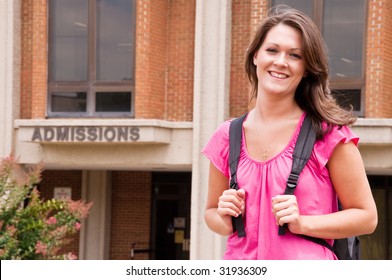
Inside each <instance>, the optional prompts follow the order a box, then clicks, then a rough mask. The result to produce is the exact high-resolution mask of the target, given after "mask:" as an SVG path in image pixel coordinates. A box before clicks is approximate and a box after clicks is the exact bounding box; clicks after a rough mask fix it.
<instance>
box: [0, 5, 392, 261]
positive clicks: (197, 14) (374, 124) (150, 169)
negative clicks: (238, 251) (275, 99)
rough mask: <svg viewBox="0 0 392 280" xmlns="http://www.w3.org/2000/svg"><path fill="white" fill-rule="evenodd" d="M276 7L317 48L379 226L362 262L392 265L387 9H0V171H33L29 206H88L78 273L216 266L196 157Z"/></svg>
mask: <svg viewBox="0 0 392 280" xmlns="http://www.w3.org/2000/svg"><path fill="white" fill-rule="evenodd" d="M278 3H290V4H291V5H292V6H294V7H297V8H299V9H302V10H304V11H305V12H306V13H308V14H309V15H310V16H312V17H313V18H314V20H315V22H316V23H317V25H318V26H319V27H320V30H322V32H323V35H324V37H325V39H326V42H327V45H328V48H329V51H330V55H331V69H332V71H331V88H332V89H333V90H334V93H335V94H337V96H338V97H339V100H340V101H341V102H342V103H343V104H345V102H349V103H351V104H352V105H353V106H354V109H355V111H356V113H357V114H358V116H359V119H358V121H357V123H356V124H355V126H354V130H355V131H356V133H358V134H359V136H360V137H361V141H360V151H361V153H362V156H363V158H364V161H365V166H366V171H367V174H368V177H369V181H370V183H371V186H372V190H373V193H374V196H375V199H376V202H377V205H378V210H379V226H378V228H377V230H376V232H375V233H374V234H372V235H370V236H363V237H361V239H362V257H363V258H364V259H391V258H392V238H391V237H392V220H391V217H392V191H391V190H392V109H391V108H392V90H391V89H392V71H391V70H390V69H391V67H390V66H391V63H392V30H391V29H390V28H388V27H389V26H390V24H389V23H390V22H391V21H392V12H391V10H392V4H391V2H390V1H387V0H360V1H357V0H355V1H354V0H342V1H332V0H324V1H320V0H308V1H300V0H299V1H268V0H257V1H256V0H231V1H230V0H213V1H206V0H2V1H0V22H1V24H0V61H1V64H0V87H1V88H0V93H1V95H0V130H1V131H3V133H2V136H1V141H0V156H2V157H3V156H6V155H8V154H9V153H11V152H12V151H13V152H14V153H15V154H16V155H17V156H18V157H19V158H20V161H21V162H22V163H23V164H26V165H29V164H36V163H38V162H40V161H42V162H43V163H44V164H45V171H44V173H43V179H42V182H41V183H40V186H39V188H40V191H41V193H42V195H43V196H44V197H45V198H52V197H53V196H55V195H56V194H57V193H59V192H63V193H65V194H66V195H69V196H71V197H72V198H73V199H81V198H82V199H85V200H87V201H92V202H93V203H94V206H93V208H92V210H91V213H90V216H89V218H88V219H87V220H86V221H85V222H84V224H83V226H82V230H81V232H80V235H79V236H76V237H75V240H74V242H73V243H72V244H71V245H70V248H69V249H70V250H72V251H74V252H76V253H77V254H78V255H79V258H80V259H129V258H135V259H189V258H190V259H215V258H220V257H221V255H222V253H223V249H224V241H225V240H224V238H221V237H218V236H216V235H215V234H213V233H212V232H211V231H209V230H208V229H207V227H206V225H205V223H204V217H203V215H204V213H203V212H204V204H205V199H206V194H207V177H208V164H209V163H208V161H207V160H206V159H205V158H204V157H203V156H202V155H201V153H200V151H201V149H202V147H203V146H204V144H205V143H206V141H207V140H208V138H209V137H210V135H211V134H212V133H213V131H214V130H215V129H216V128H217V126H218V125H219V124H220V123H222V122H223V121H224V120H226V119H228V118H230V117H235V116H239V115H240V114H242V113H243V112H245V111H246V110H248V108H249V106H251V105H249V96H248V89H249V87H248V83H247V81H246V79H245V76H244V66H243V65H244V53H245V50H246V48H247V44H248V43H249V41H250V40H251V37H252V34H253V32H254V31H255V29H256V27H257V25H258V24H259V22H260V20H261V19H262V18H263V17H264V16H265V14H266V11H267V10H268V8H269V7H271V5H274V4H278ZM132 248H134V249H136V250H134V251H133V250H132Z"/></svg>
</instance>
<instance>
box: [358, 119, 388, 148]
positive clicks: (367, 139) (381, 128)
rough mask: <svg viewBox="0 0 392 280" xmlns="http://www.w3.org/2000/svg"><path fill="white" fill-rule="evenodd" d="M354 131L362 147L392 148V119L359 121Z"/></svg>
mask: <svg viewBox="0 0 392 280" xmlns="http://www.w3.org/2000/svg"><path fill="white" fill-rule="evenodd" d="M352 129H353V131H354V132H355V133H356V134H358V136H359V137H360V145H370V146H372V145H375V146H379V145H383V146H392V119H358V120H357V121H356V123H355V125H354V126H353V127H352Z"/></svg>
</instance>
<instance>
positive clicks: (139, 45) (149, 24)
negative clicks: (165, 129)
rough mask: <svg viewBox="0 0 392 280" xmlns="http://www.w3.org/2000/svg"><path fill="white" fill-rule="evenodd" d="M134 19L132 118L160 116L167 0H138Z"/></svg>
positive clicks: (164, 69)
mask: <svg viewBox="0 0 392 280" xmlns="http://www.w3.org/2000/svg"><path fill="white" fill-rule="evenodd" d="M136 11H137V23H136V74H135V75H136V88H135V91H136V95H135V116H136V118H147V119H148V118H157V119H163V117H164V109H165V105H164V101H165V99H164V98H165V81H166V67H165V63H166V55H167V1H166V0H158V1H152V0H138V1H137V8H136Z"/></svg>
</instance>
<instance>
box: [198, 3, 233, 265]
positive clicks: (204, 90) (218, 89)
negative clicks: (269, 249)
mask: <svg viewBox="0 0 392 280" xmlns="http://www.w3.org/2000/svg"><path fill="white" fill-rule="evenodd" d="M230 50H231V0H214V1H205V0H196V38H195V73H194V107H193V165H192V206H191V250H190V258H191V259H221V258H222V254H223V251H224V246H225V239H224V238H222V237H220V236H218V235H217V234H215V233H213V232H211V231H210V230H209V229H208V228H207V226H206V224H205V222H204V209H205V203H206V198H207V187H208V169H209V161H208V160H207V159H206V158H205V157H204V156H203V155H202V154H201V150H202V148H203V147H204V145H205V144H206V143H207V141H208V139H209V138H210V137H211V135H212V133H213V132H214V131H215V130H216V128H217V127H218V126H219V125H220V124H221V123H222V122H223V121H224V120H225V119H227V117H228V112H229V110H228V105H229V104H228V103H229V83H230V80H229V79H230Z"/></svg>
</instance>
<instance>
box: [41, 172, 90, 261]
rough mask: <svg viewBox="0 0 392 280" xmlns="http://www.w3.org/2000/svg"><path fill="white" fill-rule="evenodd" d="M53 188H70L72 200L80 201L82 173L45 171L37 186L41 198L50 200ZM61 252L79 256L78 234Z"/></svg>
mask: <svg viewBox="0 0 392 280" xmlns="http://www.w3.org/2000/svg"><path fill="white" fill-rule="evenodd" d="M55 187H71V188H72V200H80V199H81V193H82V171H80V170H75V171H74V170H45V171H44V172H43V173H42V180H41V182H40V184H39V190H40V194H41V197H42V198H43V199H45V200H48V199H52V198H53V195H54V188H55ZM61 252H72V253H73V254H75V255H77V256H78V255H79V233H76V234H75V235H74V236H73V237H72V241H71V242H70V243H69V244H67V245H66V246H64V248H63V249H62V250H61V251H60V253H61Z"/></svg>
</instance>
